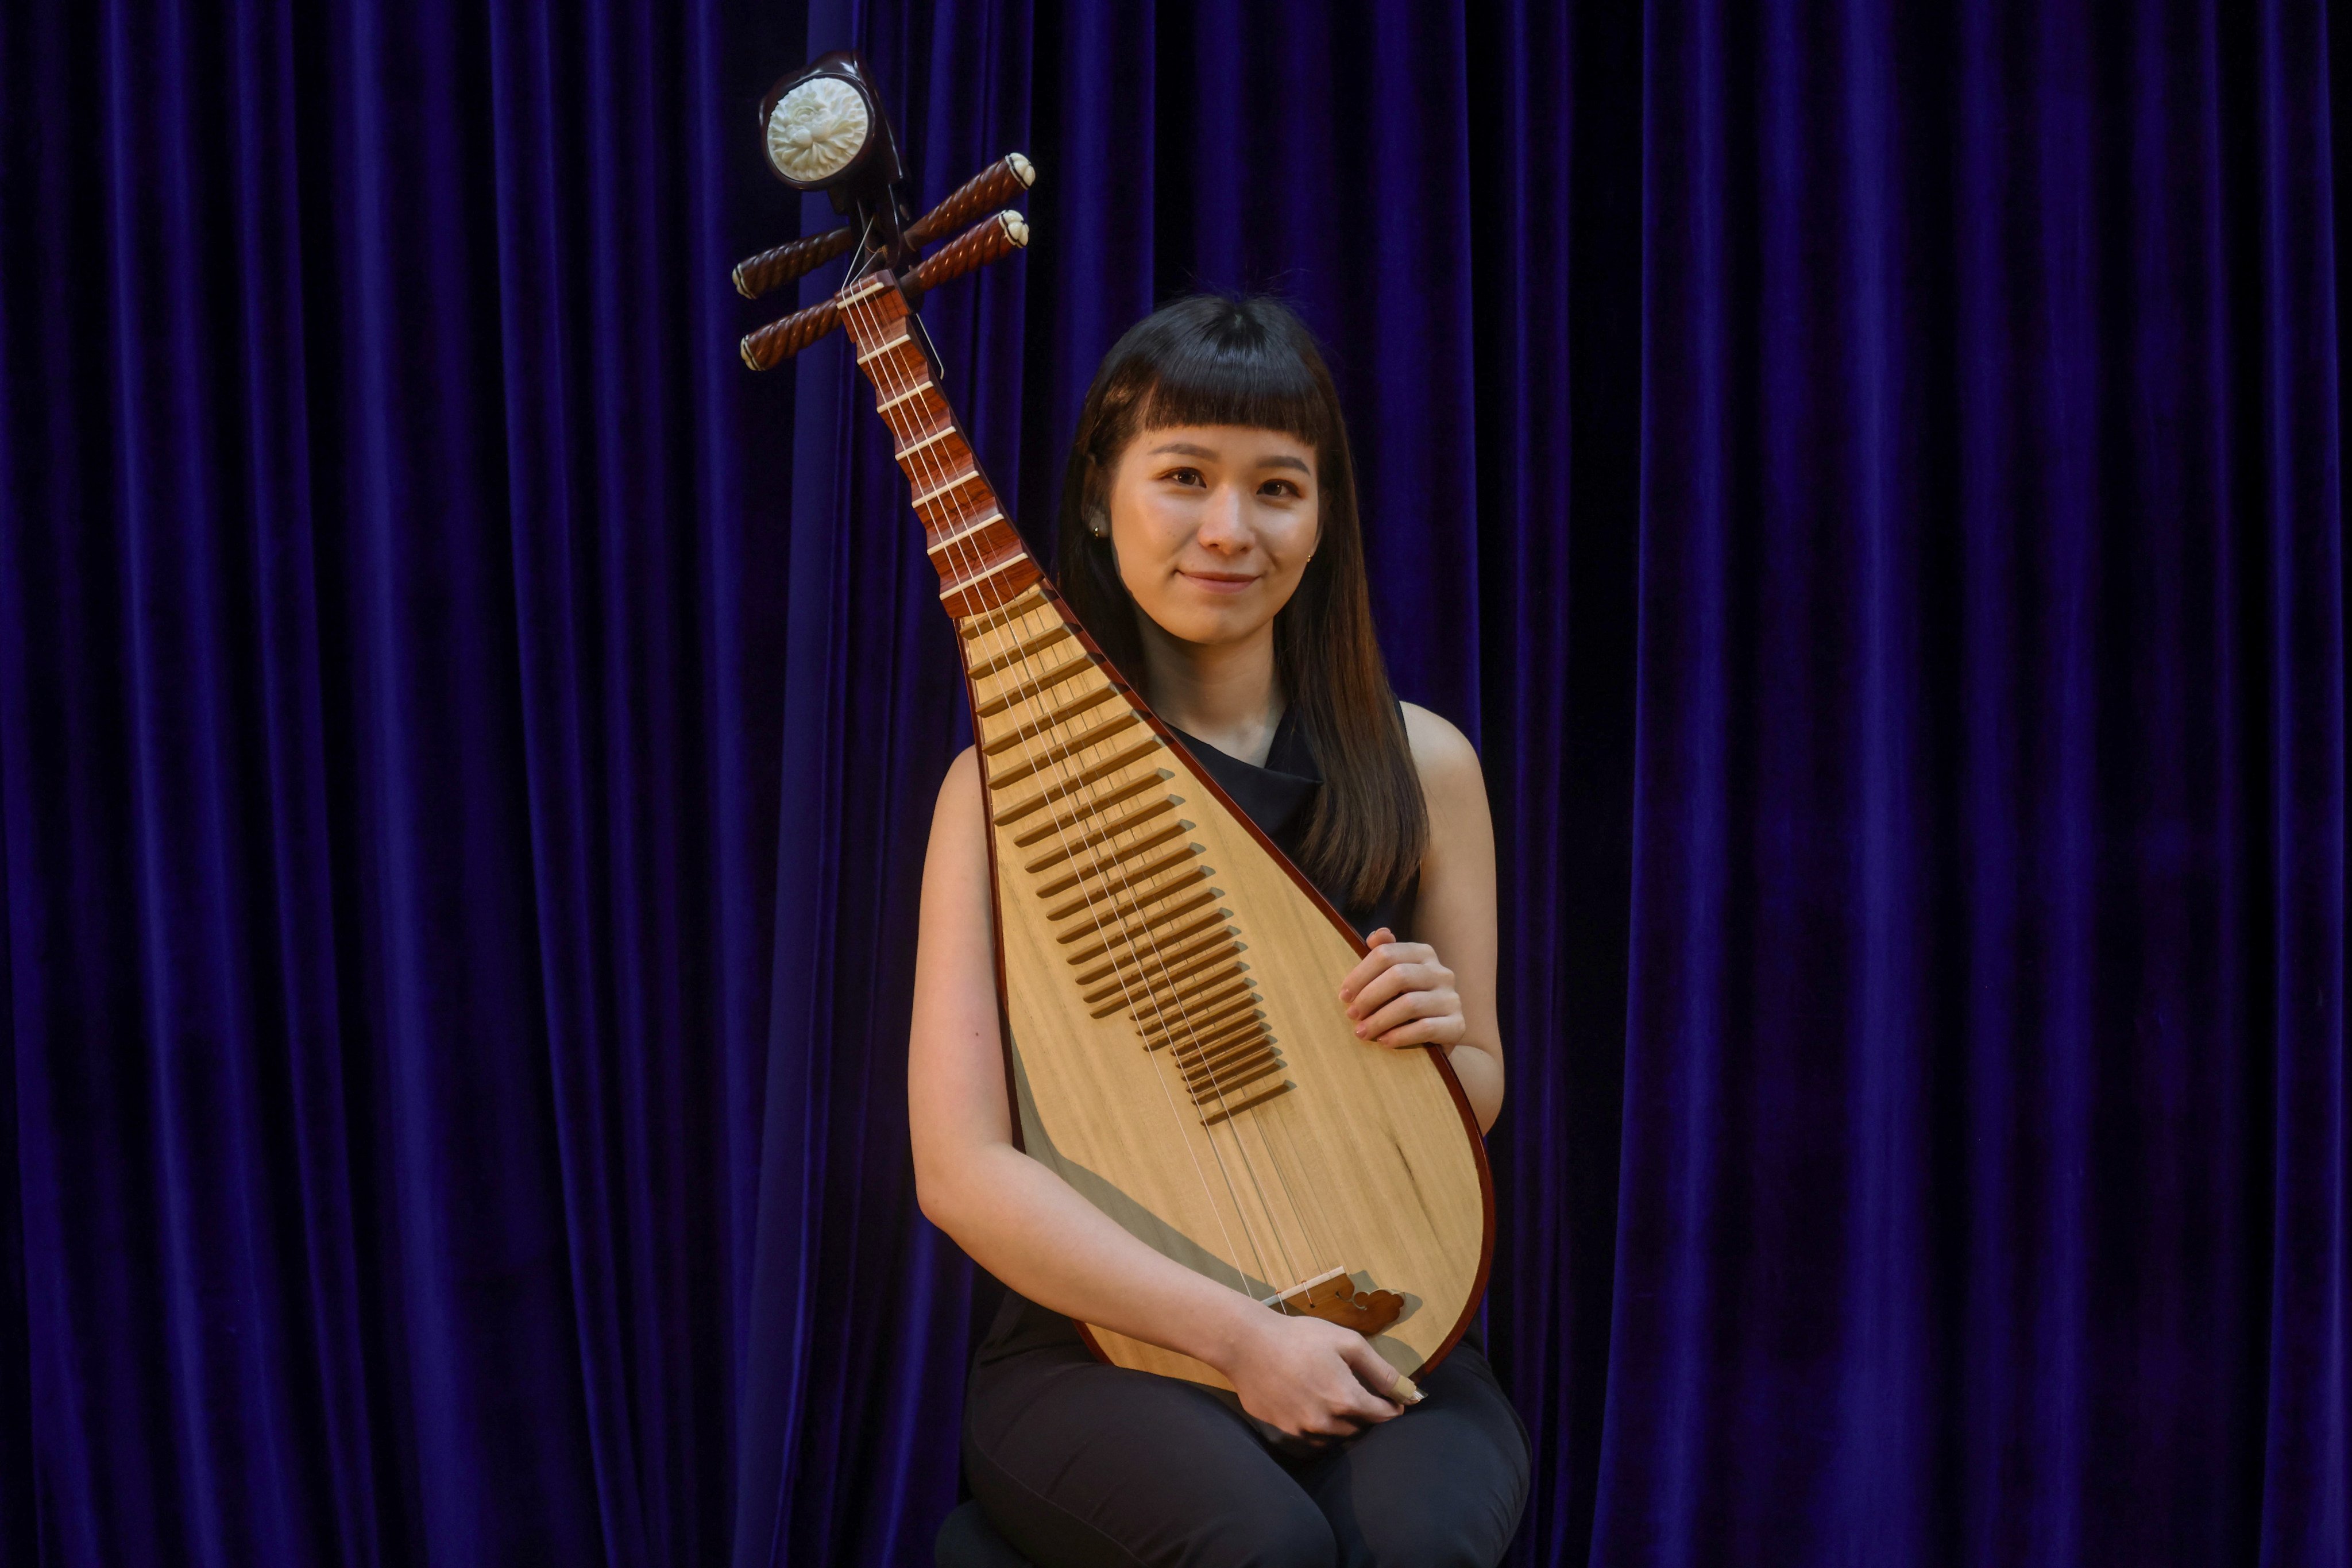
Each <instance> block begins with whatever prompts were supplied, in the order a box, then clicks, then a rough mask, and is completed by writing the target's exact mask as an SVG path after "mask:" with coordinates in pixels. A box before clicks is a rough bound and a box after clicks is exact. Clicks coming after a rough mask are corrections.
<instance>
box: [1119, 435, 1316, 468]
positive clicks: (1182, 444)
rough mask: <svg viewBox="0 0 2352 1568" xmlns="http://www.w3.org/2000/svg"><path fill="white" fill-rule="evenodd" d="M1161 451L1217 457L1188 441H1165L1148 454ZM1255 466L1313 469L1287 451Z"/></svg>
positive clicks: (1208, 460) (1178, 454)
mask: <svg viewBox="0 0 2352 1568" xmlns="http://www.w3.org/2000/svg"><path fill="white" fill-rule="evenodd" d="M1163 453H1172V454H1174V455H1175V456H1177V457H1180V458H1201V459H1202V460H1203V461H1205V462H1211V463H1213V462H1215V461H1216V460H1217V458H1218V454H1217V453H1215V452H1213V451H1211V450H1210V449H1209V448H1208V447H1195V446H1194V445H1192V442H1190V441H1170V442H1167V443H1165V444H1163V445H1161V446H1158V447H1152V448H1151V453H1150V455H1151V456H1152V457H1155V458H1157V457H1160V455H1162V454H1163ZM1257 466H1258V467H1259V468H1297V470H1298V471H1299V472H1300V473H1302V474H1312V473H1313V472H1314V471H1315V470H1314V469H1312V468H1308V467H1307V464H1306V463H1305V462H1304V461H1303V460H1302V459H1300V458H1294V457H1291V456H1290V455H1289V454H1287V453H1277V454H1276V455H1274V456H1272V457H1265V458H1259V459H1258V460H1257Z"/></svg>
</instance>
